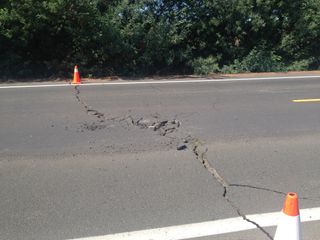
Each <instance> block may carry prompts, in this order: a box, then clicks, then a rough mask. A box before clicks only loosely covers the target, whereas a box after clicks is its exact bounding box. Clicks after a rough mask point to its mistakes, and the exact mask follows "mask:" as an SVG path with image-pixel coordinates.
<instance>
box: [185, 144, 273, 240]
mask: <svg viewBox="0 0 320 240" xmlns="http://www.w3.org/2000/svg"><path fill="white" fill-rule="evenodd" d="M190 142H191V146H192V151H193V154H194V155H195V156H196V159H198V160H200V162H201V164H202V165H203V167H204V168H205V169H207V170H208V172H209V173H210V174H211V175H212V176H213V177H214V178H215V179H216V181H217V182H218V183H219V184H220V185H221V186H222V187H223V194H222V196H223V198H224V199H225V200H226V202H227V203H228V204H229V205H230V206H231V207H232V208H233V209H234V210H235V211H236V212H237V214H238V215H239V216H240V217H242V219H243V220H244V221H247V222H249V223H251V224H253V225H254V226H256V227H257V228H258V229H259V230H260V231H261V232H262V233H263V234H265V236H266V237H268V238H269V239H271V240H273V237H272V236H271V235H270V233H269V232H267V231H266V230H265V229H264V228H263V227H261V226H260V225H259V224H258V223H256V222H254V221H252V220H251V219H249V218H247V217H246V215H245V214H244V213H242V212H241V209H240V208H239V207H238V206H237V205H236V204H235V203H234V202H233V201H232V200H231V199H230V198H229V196H228V190H229V187H230V186H231V184H229V183H228V182H227V181H226V180H225V179H224V178H223V177H222V176H221V175H220V173H219V172H218V171H217V169H216V168H215V167H214V166H212V164H211V163H210V162H209V160H208V158H207V151H208V148H207V147H204V144H203V143H202V142H201V141H200V140H199V139H197V138H194V139H192V140H191V141H190ZM232 186H236V185H235V184H233V185H232Z"/></svg>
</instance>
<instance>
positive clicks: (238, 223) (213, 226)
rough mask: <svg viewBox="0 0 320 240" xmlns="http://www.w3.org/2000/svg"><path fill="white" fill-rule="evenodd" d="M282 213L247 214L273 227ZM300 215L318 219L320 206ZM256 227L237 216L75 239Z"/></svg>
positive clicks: (137, 239)
mask: <svg viewBox="0 0 320 240" xmlns="http://www.w3.org/2000/svg"><path fill="white" fill-rule="evenodd" d="M280 214H281V213H280V212H273V213H263V214H255V215H247V218H248V219H250V220H252V221H254V222H256V223H258V224H259V225H260V226H261V227H271V226H276V225H277V222H278V219H279V216H280ZM300 217H301V221H302V222H311V221H318V220H320V207H319V208H308V209H302V210H300ZM255 228H256V226H254V225H253V224H251V223H249V222H247V221H244V220H243V219H242V218H241V217H236V218H228V219H222V220H216V221H210V222H201V223H193V224H186V225H179V226H171V227H164V228H155V229H147V230H142V231H135V232H125V233H117V234H111V235H105V236H97V237H88V238H78V239H74V240H150V239H152V240H182V239H190V238H197V237H206V236H213V235H218V234H225V233H233V232H239V231H244V230H250V229H255Z"/></svg>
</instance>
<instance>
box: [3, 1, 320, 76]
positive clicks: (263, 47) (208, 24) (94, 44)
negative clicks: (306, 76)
mask: <svg viewBox="0 0 320 240" xmlns="http://www.w3.org/2000/svg"><path fill="white" fill-rule="evenodd" d="M319 13H320V0H181V1H179V0H177V1H171V0H77V1H74V0H47V1H41V0H2V1H0V78H2V79H5V78H9V77H17V78H21V77H49V76H65V75H69V74H70V71H72V68H73V66H74V65H75V64H78V65H79V66H80V67H81V71H82V74H84V75H86V76H102V75H104V76H105V75H131V76H133V75H151V74H186V73H195V74H208V73H214V72H227V73H233V72H259V71H288V70H313V69H319V66H320V14H319Z"/></svg>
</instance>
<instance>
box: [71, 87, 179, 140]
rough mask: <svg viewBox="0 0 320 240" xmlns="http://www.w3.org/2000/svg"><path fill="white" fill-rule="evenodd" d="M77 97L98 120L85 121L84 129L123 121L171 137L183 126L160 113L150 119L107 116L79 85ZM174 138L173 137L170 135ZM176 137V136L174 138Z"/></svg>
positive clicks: (103, 126) (89, 113) (91, 129)
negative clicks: (86, 95)
mask: <svg viewBox="0 0 320 240" xmlns="http://www.w3.org/2000/svg"><path fill="white" fill-rule="evenodd" d="M75 97H76V99H77V101H78V102H79V103H80V105H82V106H83V108H84V109H85V111H86V113H87V114H88V115H90V116H94V117H96V118H97V121H96V122H93V123H90V124H88V123H84V124H83V125H82V127H83V128H84V129H87V130H90V131H95V130H100V129H104V128H106V127H107V122H109V121H111V122H113V123H116V122H117V123H119V124H121V123H123V122H126V124H127V126H130V125H133V126H136V127H139V128H140V129H151V130H153V131H154V132H157V133H158V134H159V135H160V136H164V137H169V136H168V135H169V134H171V133H173V132H175V131H177V129H178V128H179V127H180V126H181V122H180V121H178V120H177V119H172V120H167V119H160V116H159V114H154V115H153V116H152V117H151V118H150V119H147V118H143V117H138V118H135V117H133V116H132V115H127V116H125V117H111V118H106V117H105V114H104V113H101V112H99V111H98V110H96V109H94V108H92V107H91V106H90V105H88V104H87V103H86V102H85V101H84V100H83V99H82V98H81V97H80V89H79V87H78V86H75ZM169 138H172V137H169ZM173 139H174V138H173Z"/></svg>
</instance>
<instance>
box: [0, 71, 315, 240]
mask: <svg viewBox="0 0 320 240" xmlns="http://www.w3.org/2000/svg"><path fill="white" fill-rule="evenodd" d="M304 98H320V77H319V78H317V79H278V80H258V81H236V82H207V83H205V82H202V83H200V82H199V83H178V84H139V85H105V86H79V87H77V89H76V88H75V87H74V86H69V87H48V88H19V89H0V116H1V117H0V125H1V128H0V190H1V201H0V216H1V218H0V239H25V240H28V239H69V238H81V237H88V236H99V235H106V234H111V233H117V232H126V231H134V230H140V229H149V228H158V227H165V226H171V225H180V224H188V223H195V222H202V221H210V220H215V219H224V218H229V217H236V216H238V214H237V210H239V211H240V212H241V213H242V214H245V215H247V214H255V213H265V212H273V211H278V210H280V209H281V207H282V202H283V198H284V195H283V194H284V193H286V192H288V191H296V192H298V193H299V196H300V197H301V199H300V207H301V208H310V207H319V206H320V174H319V173H320V160H319V156H320V148H319V146H320V102H314V103H293V102H292V100H294V99H304ZM177 148H178V149H180V150H177ZM206 160H207V161H206ZM202 162H203V163H202ZM204 164H209V165H210V166H211V167H213V168H214V169H215V170H216V172H217V173H218V174H215V175H214V174H212V172H210V171H208V170H207V169H206V168H205V166H204ZM225 185H226V186H227V189H226V190H227V192H226V196H227V197H228V199H230V200H231V201H232V202H233V203H234V205H235V206H231V205H230V203H229V202H228V201H226V197H225V196H223V193H224V186H225ZM315 226H316V225H315V224H310V225H308V226H306V229H308V231H305V232H304V236H305V238H304V239H306V240H307V239H315V238H314V236H319V235H320V230H319V228H318V227H315ZM310 229H311V230H310ZM268 231H269V232H270V234H271V235H273V232H274V230H273V229H271V230H270V229H268ZM242 234H245V235H241V234H239V235H238V234H236V235H233V237H231V235H230V236H229V237H227V238H225V237H224V236H216V237H210V238H206V239H219V240H220V239H238V240H239V239H246V240H248V239H268V237H267V236H266V235H265V234H264V233H262V232H261V231H258V230H256V231H251V232H245V233H242Z"/></svg>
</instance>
